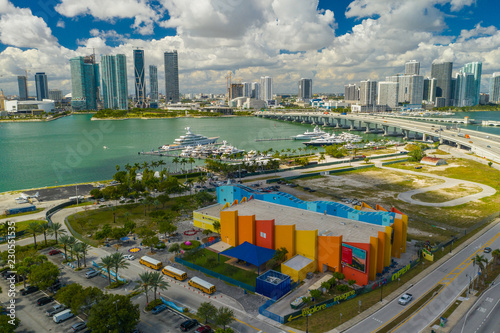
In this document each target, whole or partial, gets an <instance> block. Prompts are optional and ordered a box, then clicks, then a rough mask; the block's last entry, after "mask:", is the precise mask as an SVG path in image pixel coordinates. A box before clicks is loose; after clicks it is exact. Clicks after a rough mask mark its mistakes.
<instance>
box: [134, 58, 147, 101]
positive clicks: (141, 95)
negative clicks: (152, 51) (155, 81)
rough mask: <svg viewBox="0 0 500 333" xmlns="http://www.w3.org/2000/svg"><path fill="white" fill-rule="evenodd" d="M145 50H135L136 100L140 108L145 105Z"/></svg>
mask: <svg viewBox="0 0 500 333" xmlns="http://www.w3.org/2000/svg"><path fill="white" fill-rule="evenodd" d="M144 77H145V75H144V50H139V49H137V50H134V80H135V102H136V105H137V106H138V107H140V108H143V107H144V106H145V97H146V81H145V79H144Z"/></svg>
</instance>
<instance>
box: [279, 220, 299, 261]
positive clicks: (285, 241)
mask: <svg viewBox="0 0 500 333" xmlns="http://www.w3.org/2000/svg"><path fill="white" fill-rule="evenodd" d="M274 247H275V249H276V250H277V249H279V248H280V247H284V248H286V249H287V250H288V254H287V255H286V258H287V259H290V258H292V257H293V256H294V255H295V224H292V225H275V226H274Z"/></svg>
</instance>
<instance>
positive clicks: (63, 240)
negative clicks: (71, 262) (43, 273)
mask: <svg viewBox="0 0 500 333" xmlns="http://www.w3.org/2000/svg"><path fill="white" fill-rule="evenodd" d="M60 241H61V244H62V245H63V247H64V258H66V260H68V254H67V251H66V250H67V247H68V246H69V242H70V240H69V236H66V235H63V236H61V238H60Z"/></svg>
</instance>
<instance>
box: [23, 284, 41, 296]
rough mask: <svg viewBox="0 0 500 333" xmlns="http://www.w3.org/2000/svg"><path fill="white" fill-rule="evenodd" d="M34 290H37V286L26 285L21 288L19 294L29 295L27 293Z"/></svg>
mask: <svg viewBox="0 0 500 333" xmlns="http://www.w3.org/2000/svg"><path fill="white" fill-rule="evenodd" d="M36 291H38V287H37V286H27V287H26V289H21V295H23V296H25V295H29V294H32V293H34V292H36Z"/></svg>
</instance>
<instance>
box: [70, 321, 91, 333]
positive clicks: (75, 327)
mask: <svg viewBox="0 0 500 333" xmlns="http://www.w3.org/2000/svg"><path fill="white" fill-rule="evenodd" d="M86 327H87V324H85V323H84V322H83V321H81V322H79V323H76V324H74V325H73V326H71V332H79V331H81V330H83V329H85V328H86Z"/></svg>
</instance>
